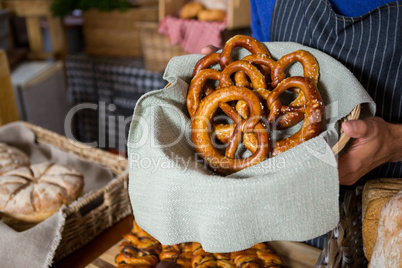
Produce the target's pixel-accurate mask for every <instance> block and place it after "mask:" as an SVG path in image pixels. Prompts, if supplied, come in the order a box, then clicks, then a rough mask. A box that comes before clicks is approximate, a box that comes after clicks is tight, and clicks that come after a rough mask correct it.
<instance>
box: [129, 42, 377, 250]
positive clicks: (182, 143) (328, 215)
mask: <svg viewBox="0 0 402 268" xmlns="http://www.w3.org/2000/svg"><path fill="white" fill-rule="evenodd" d="M264 44H265V45H266V46H267V48H268V50H269V51H270V53H271V54H272V57H273V58H274V59H275V60H278V59H279V58H280V57H281V56H283V55H286V54H288V53H290V52H293V51H296V50H298V49H304V50H307V51H309V52H310V53H312V55H313V56H314V57H315V58H316V59H317V61H318V63H319V66H320V78H319V83H318V88H319V90H320V93H321V96H322V98H323V101H324V104H325V126H324V130H325V131H323V132H322V133H321V134H320V135H319V136H318V137H316V138H313V139H311V140H308V141H307V142H304V143H303V144H301V145H299V146H296V147H295V148H292V149H290V150H288V151H286V152H284V153H282V154H280V155H278V156H276V157H274V158H270V159H267V160H265V161H263V162H261V163H259V164H257V165H255V166H252V167H250V168H247V169H244V170H242V171H239V172H237V173H234V174H232V175H229V176H226V177H223V176H220V175H217V174H215V173H213V172H212V171H210V170H209V169H207V168H206V167H205V166H204V164H203V162H202V161H201V160H200V159H199V158H197V156H196V154H195V150H194V149H193V147H192V145H191V138H190V127H191V122H190V119H189V116H188V112H187V108H186V101H185V100H186V95H187V89H188V85H189V82H190V80H191V75H192V70H193V67H194V65H195V63H196V62H197V61H198V60H199V59H200V58H201V57H202V55H186V56H180V57H175V58H173V59H172V60H171V61H170V62H169V64H168V66H167V69H166V70H165V73H164V78H165V79H166V80H167V81H168V82H170V83H171V84H172V85H171V86H170V87H168V88H166V89H163V90H159V91H154V92H150V93H147V94H145V95H144V96H143V97H142V98H141V99H140V100H139V101H138V103H137V105H136V108H135V110H134V116H133V121H132V123H131V127H130V132H129V140H128V152H129V155H128V157H129V164H130V171H129V178H130V179H129V194H130V199H131V203H132V208H133V212H134V216H135V219H136V221H137V223H138V225H139V226H140V227H141V228H143V229H144V230H145V231H147V232H149V233H150V234H151V235H152V236H154V237H155V238H156V239H158V240H159V241H160V242H161V243H162V244H176V243H181V242H188V241H196V242H200V243H201V244H202V246H203V248H204V250H206V251H208V252H230V251H238V250H242V249H245V248H248V247H250V246H253V245H254V244H256V243H259V242H263V241H272V240H292V241H305V240H308V239H311V238H314V237H317V236H319V235H322V234H324V233H326V232H328V231H329V230H331V229H333V228H334V227H335V226H336V225H337V223H338V221H339V203H338V195H339V182H338V171H337V161H336V156H335V155H334V154H333V152H332V150H331V147H332V146H333V145H334V144H335V143H336V142H337V140H338V138H339V137H338V136H339V135H338V131H339V130H338V123H339V120H341V119H342V118H344V117H345V116H346V115H348V114H349V113H350V111H352V109H353V108H354V107H355V106H357V105H358V104H366V105H365V106H364V108H363V115H362V116H367V115H371V114H373V113H374V112H375V105H374V103H373V101H372V99H371V98H370V96H369V95H368V94H367V93H366V91H365V90H364V88H363V87H362V86H361V85H360V84H359V82H358V81H357V80H356V79H355V77H354V76H353V75H352V74H351V72H350V71H349V70H348V69H347V68H345V67H344V66H343V65H342V64H340V63H339V62H338V61H336V60H335V59H333V58H332V57H330V56H328V55H327V54H325V53H323V52H320V51H318V50H315V49H312V48H309V47H305V46H302V45H300V44H297V43H281V42H278V43H276V42H275V43H264ZM238 54H239V56H238V57H239V58H242V57H244V56H245V55H247V54H249V53H248V52H247V51H246V50H245V49H239V50H238ZM235 57H236V56H235ZM289 74H290V75H292V76H293V75H301V74H302V68H301V65H300V64H294V65H292V66H291V67H290V69H289ZM296 128H297V127H296ZM292 131H296V130H295V129H294V128H292V129H291V130H290V132H292ZM271 134H274V133H271ZM287 134H289V133H287ZM278 135H279V136H280V135H284V134H283V133H279V134H278V133H277V135H276V136H278Z"/></svg>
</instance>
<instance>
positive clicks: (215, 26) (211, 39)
mask: <svg viewBox="0 0 402 268" xmlns="http://www.w3.org/2000/svg"><path fill="white" fill-rule="evenodd" d="M225 28H226V21H221V22H210V21H199V20H183V19H179V18H176V17H173V16H166V17H165V18H163V19H162V20H161V22H160V23H159V27H158V32H159V33H161V34H165V35H166V36H168V37H169V40H170V43H171V44H172V45H177V44H179V45H181V46H182V48H183V49H184V50H185V51H186V52H188V53H190V54H194V53H199V52H200V51H201V49H202V48H203V47H205V46H207V45H209V44H211V45H214V46H216V47H220V46H221V42H222V35H221V34H222V31H223V30H225Z"/></svg>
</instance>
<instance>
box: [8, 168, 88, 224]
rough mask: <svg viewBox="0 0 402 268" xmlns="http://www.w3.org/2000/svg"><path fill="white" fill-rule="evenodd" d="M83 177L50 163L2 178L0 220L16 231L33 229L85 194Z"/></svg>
mask: <svg viewBox="0 0 402 268" xmlns="http://www.w3.org/2000/svg"><path fill="white" fill-rule="evenodd" d="M83 186H84V179H83V176H82V175H81V174H80V173H79V172H78V171H76V170H74V169H72V168H69V167H66V166H63V165H59V164H54V163H50V162H45V163H41V164H36V165H31V166H29V167H21V168H18V169H15V170H12V171H9V172H7V173H5V174H3V175H2V176H0V214H1V219H2V220H3V221H4V222H5V223H7V224H9V225H10V226H11V227H13V228H14V229H16V230H23V229H26V228H28V227H31V226H33V225H35V224H37V223H39V222H41V221H43V220H45V219H46V218H48V217H50V216H51V215H52V214H53V213H55V212H57V211H58V210H59V208H60V207H61V206H62V205H64V204H65V205H67V204H69V203H71V202H72V201H74V200H75V199H77V198H78V197H79V196H80V195H81V194H82V191H83Z"/></svg>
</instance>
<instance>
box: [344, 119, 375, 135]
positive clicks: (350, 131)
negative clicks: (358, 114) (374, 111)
mask: <svg viewBox="0 0 402 268" xmlns="http://www.w3.org/2000/svg"><path fill="white" fill-rule="evenodd" d="M342 130H343V132H344V133H345V134H346V135H347V136H349V137H351V138H362V137H365V136H366V135H368V132H369V125H368V124H367V122H366V121H364V120H350V121H346V122H343V123H342Z"/></svg>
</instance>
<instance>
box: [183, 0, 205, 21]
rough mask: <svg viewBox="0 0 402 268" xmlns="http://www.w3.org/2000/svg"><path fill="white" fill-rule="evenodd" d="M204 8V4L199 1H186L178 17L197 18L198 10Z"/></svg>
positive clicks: (184, 18) (185, 18)
mask: <svg viewBox="0 0 402 268" xmlns="http://www.w3.org/2000/svg"><path fill="white" fill-rule="evenodd" d="M203 9H204V5H203V4H201V3H199V2H188V3H186V4H184V6H183V7H182V8H181V9H180V12H179V17H180V19H183V20H187V19H195V18H197V15H198V12H200V11H201V10H203Z"/></svg>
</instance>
